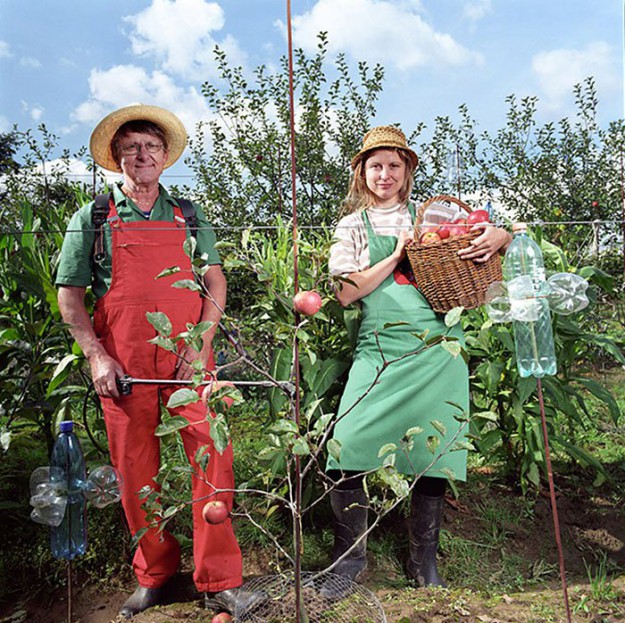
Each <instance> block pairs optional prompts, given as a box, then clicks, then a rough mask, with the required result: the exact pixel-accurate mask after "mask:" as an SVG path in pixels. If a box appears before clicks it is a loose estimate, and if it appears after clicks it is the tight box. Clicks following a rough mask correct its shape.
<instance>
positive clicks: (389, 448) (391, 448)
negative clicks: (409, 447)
mask: <svg viewBox="0 0 625 623" xmlns="http://www.w3.org/2000/svg"><path fill="white" fill-rule="evenodd" d="M396 450H397V446H396V445H395V444H394V443H385V444H384V445H383V446H382V447H381V448H380V449H379V450H378V458H380V457H381V456H384V455H385V454H388V453H389V452H395V451H396Z"/></svg>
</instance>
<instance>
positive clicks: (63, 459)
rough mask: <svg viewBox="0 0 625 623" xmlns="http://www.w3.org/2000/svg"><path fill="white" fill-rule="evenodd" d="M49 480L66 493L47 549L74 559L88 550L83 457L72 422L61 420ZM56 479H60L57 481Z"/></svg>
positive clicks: (60, 555)
mask: <svg viewBox="0 0 625 623" xmlns="http://www.w3.org/2000/svg"><path fill="white" fill-rule="evenodd" d="M50 480H51V481H52V482H54V484H58V485H59V486H60V487H64V488H65V490H66V492H67V506H66V508H65V515H64V516H63V520H62V521H61V523H60V524H59V525H58V526H57V527H52V528H51V530H50V549H51V550H52V555H53V556H54V557H55V558H64V559H65V560H73V559H74V558H76V556H80V555H82V554H84V553H85V550H86V549H87V517H86V501H85V497H84V494H83V488H84V484H85V480H86V469H85V459H84V456H83V453H82V448H81V447H80V442H79V441H78V438H77V437H76V434H75V433H74V423H73V422H70V421H64V422H61V426H60V433H59V435H58V437H57V438H56V441H55V442H54V447H53V448H52V456H51V457H50ZM57 480H61V481H62V482H58V483H57V482H56V481H57Z"/></svg>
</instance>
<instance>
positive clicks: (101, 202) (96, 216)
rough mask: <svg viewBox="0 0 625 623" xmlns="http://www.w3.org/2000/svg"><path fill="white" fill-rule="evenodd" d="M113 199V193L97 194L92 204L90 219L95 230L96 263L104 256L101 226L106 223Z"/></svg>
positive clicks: (94, 248) (94, 253)
mask: <svg viewBox="0 0 625 623" xmlns="http://www.w3.org/2000/svg"><path fill="white" fill-rule="evenodd" d="M112 200H113V193H109V194H104V195H97V196H96V198H95V200H94V201H95V203H94V205H93V212H92V213H91V221H92V223H93V228H94V230H95V240H94V243H93V261H94V262H97V263H98V264H99V263H101V262H102V261H103V260H104V258H105V257H106V251H105V250H104V234H103V232H102V227H103V225H104V223H106V219H107V217H108V215H109V210H110V208H109V206H110V202H111V201H112Z"/></svg>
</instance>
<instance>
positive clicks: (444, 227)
mask: <svg viewBox="0 0 625 623" xmlns="http://www.w3.org/2000/svg"><path fill="white" fill-rule="evenodd" d="M451 227H452V223H451V222H449V221H447V222H445V223H442V224H441V225H440V227H439V228H438V235H439V236H440V237H441V240H445V238H449V236H450V235H451Z"/></svg>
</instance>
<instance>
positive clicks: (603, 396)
mask: <svg viewBox="0 0 625 623" xmlns="http://www.w3.org/2000/svg"><path fill="white" fill-rule="evenodd" d="M571 381H575V382H577V383H579V384H580V385H583V386H584V387H585V388H586V389H587V390H588V391H589V392H590V393H591V394H592V395H593V396H595V397H597V398H599V400H601V401H602V402H604V403H605V404H606V405H607V406H608V409H609V410H610V415H611V416H612V421H613V422H614V423H615V424H616V423H618V421H619V419H620V417H621V410H620V408H619V406H618V403H617V402H616V400H615V399H614V396H612V394H611V393H610V392H609V390H607V389H606V388H605V387H603V385H600V384H599V383H597V381H594V380H592V379H587V378H584V377H573V378H571Z"/></svg>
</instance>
